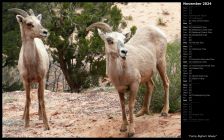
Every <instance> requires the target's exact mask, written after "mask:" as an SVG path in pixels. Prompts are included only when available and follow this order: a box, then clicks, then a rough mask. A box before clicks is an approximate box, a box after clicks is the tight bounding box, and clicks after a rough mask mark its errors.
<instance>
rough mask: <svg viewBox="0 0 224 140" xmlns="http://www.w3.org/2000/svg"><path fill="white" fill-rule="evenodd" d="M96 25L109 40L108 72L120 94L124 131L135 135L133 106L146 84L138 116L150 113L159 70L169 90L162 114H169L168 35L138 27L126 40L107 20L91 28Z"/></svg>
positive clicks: (106, 49)
mask: <svg viewBox="0 0 224 140" xmlns="http://www.w3.org/2000/svg"><path fill="white" fill-rule="evenodd" d="M93 28H97V30H98V34H99V36H100V37H101V38H102V40H103V41H104V43H105V51H106V58H107V64H106V67H107V74H108V76H109V78H110V80H111V82H112V84H113V85H114V86H115V88H116V90H117V91H118V94H119V98H120V104H121V109H122V120H123V122H122V124H121V128H120V131H127V130H128V136H129V137H130V136H133V135H134V133H135V129H134V117H133V109H134V105H135V98H136V94H137V92H138V89H139V84H145V85H146V87H147V92H146V93H145V96H144V102H143V106H142V108H141V110H140V111H139V112H138V113H137V114H136V117H138V116H142V115H144V114H148V113H149V106H150V102H151V97H152V92H153V88H154V84H153V80H152V76H153V74H154V73H155V71H156V69H157V70H158V71H159V74H160V76H161V78H162V81H163V86H164V93H165V96H164V107H163V109H162V111H161V115H163V116H167V115H168V111H169V79H168V77H167V73H166V46H167V40H166V37H165V35H164V33H163V32H161V31H160V30H159V29H158V28H156V27H154V26H147V27H144V28H142V29H139V30H137V32H136V34H135V35H134V36H133V37H132V38H131V39H130V40H129V41H128V42H127V43H124V42H125V36H124V35H123V34H121V33H119V32H113V31H112V30H111V27H110V26H109V25H108V24H106V23H102V22H97V23H93V24H92V25H90V26H89V27H88V28H87V31H89V30H91V29H93ZM101 30H102V31H103V32H102V31H101ZM126 91H129V105H128V106H129V122H128V121H127V118H126V112H125V102H124V100H125V98H124V93H125V92H126Z"/></svg>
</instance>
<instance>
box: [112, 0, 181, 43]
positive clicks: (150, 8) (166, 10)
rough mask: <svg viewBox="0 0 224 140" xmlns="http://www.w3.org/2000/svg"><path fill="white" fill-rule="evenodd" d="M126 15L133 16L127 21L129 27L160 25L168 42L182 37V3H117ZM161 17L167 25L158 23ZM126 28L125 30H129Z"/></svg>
mask: <svg viewBox="0 0 224 140" xmlns="http://www.w3.org/2000/svg"><path fill="white" fill-rule="evenodd" d="M116 5H117V6H118V7H119V8H120V9H121V10H122V14H123V16H124V17H127V16H132V20H125V21H126V22H127V25H128V26H127V29H129V28H130V27H132V26H133V25H135V26H136V27H137V28H141V27H144V26H147V25H155V26H157V27H159V28H160V29H161V30H162V31H163V32H164V33H165V34H166V36H167V40H168V42H170V41H173V40H175V39H179V38H180V33H181V3H175V2H167V3H163V2H143V3H142V2H137V3H136V2H130V3H128V4H127V5H124V4H120V3H117V4H116ZM159 18H161V19H162V21H163V22H164V23H165V26H160V25H157V23H158V19H159ZM127 29H125V31H126V30H127Z"/></svg>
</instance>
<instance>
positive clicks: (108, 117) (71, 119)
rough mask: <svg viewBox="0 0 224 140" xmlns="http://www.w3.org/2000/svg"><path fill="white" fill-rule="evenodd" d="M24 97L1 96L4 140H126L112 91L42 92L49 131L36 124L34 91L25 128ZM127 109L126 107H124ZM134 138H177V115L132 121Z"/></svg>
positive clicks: (40, 121)
mask: <svg viewBox="0 0 224 140" xmlns="http://www.w3.org/2000/svg"><path fill="white" fill-rule="evenodd" d="M24 103H25V93H24V92H23V91H17V92H8V93H3V137H127V133H126V132H120V131H119V129H120V125H121V108H120V102H119V97H118V94H117V93H116V92H115V91H114V90H109V89H107V88H104V89H102V88H98V89H97V90H95V89H94V90H91V91H89V92H86V93H82V94H77V93H55V92H50V91H48V90H45V103H46V104H45V106H46V111H47V116H48V120H49V125H50V128H51V129H50V130H47V131H45V130H44V127H43V122H42V120H38V114H37V111H38V110H37V109H38V102H37V95H36V89H33V90H32V92H31V107H30V127H29V128H27V129H25V128H24V120H22V119H21V118H22V114H23V110H24ZM126 109H127V107H126ZM135 130H136V134H135V135H134V137H178V136H180V133H181V116H180V113H175V114H169V116H168V117H161V116H160V114H152V115H144V116H141V117H137V118H136V117H135Z"/></svg>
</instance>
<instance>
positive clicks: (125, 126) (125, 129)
mask: <svg viewBox="0 0 224 140" xmlns="http://www.w3.org/2000/svg"><path fill="white" fill-rule="evenodd" d="M120 131H121V132H125V131H127V125H126V124H122V125H121V129H120Z"/></svg>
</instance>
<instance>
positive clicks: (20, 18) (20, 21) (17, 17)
mask: <svg viewBox="0 0 224 140" xmlns="http://www.w3.org/2000/svg"><path fill="white" fill-rule="evenodd" d="M16 19H17V22H19V23H22V22H23V21H24V17H23V16H21V15H16Z"/></svg>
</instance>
